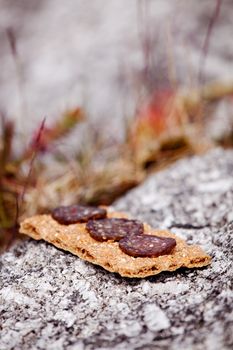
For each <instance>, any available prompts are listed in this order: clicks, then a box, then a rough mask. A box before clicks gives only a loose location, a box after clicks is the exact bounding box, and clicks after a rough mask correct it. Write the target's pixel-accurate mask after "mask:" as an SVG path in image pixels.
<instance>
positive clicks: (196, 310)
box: [0, 149, 233, 350]
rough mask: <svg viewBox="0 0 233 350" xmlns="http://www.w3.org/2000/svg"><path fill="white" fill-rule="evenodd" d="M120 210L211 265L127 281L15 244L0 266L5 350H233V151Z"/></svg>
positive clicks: (179, 168)
mask: <svg viewBox="0 0 233 350" xmlns="http://www.w3.org/2000/svg"><path fill="white" fill-rule="evenodd" d="M115 208H117V209H121V210H125V211H127V212H129V213H131V214H132V215H133V216H135V217H137V218H141V219H143V220H145V221H147V222H148V223H149V224H152V225H153V226H155V227H156V226H159V227H161V228H170V229H171V230H172V231H174V232H175V233H176V234H178V235H180V236H181V237H183V238H185V239H187V241H188V242H189V243H198V244H200V245H201V246H202V247H203V248H204V249H205V250H206V251H207V252H208V253H209V254H210V255H211V256H212V257H213V261H212V264H211V266H209V267H206V268H202V269H196V270H188V269H183V270H178V271H177V272H173V273H162V274H160V275H158V276H155V277H149V278H146V279H142V280H140V279H139V280H137V279H126V278H121V277H119V276H118V275H115V274H111V273H108V272H106V271H104V270H103V269H101V268H99V267H96V266H93V265H91V264H89V263H86V262H84V261H81V260H80V259H78V258H77V257H74V256H72V255H71V254H69V253H67V252H63V251H60V250H58V249H56V248H55V247H53V246H51V245H49V244H47V243H45V242H36V241H33V240H25V241H21V242H18V243H15V244H14V246H13V247H12V248H11V249H10V250H9V251H8V252H6V253H4V254H3V255H2V257H1V260H0V268H1V274H0V277H1V280H0V313H1V317H0V349H1V350H10V349H12V350H13V349H14V350H18V349H20V350H21V349H23V350H24V349H25V350H27V349H28V350H29V349H30V350H31V349H33V350H36V349H41V350H44V349H48V350H60V349H68V350H82V349H88V350H91V349H93V350H98V349H105V350H107V349H119V350H124V349H137V350H149V349H153V350H154V349H171V350H173V349H174V350H177V349H179V350H186V349H195V350H199V349H200V350H202V349H207V350H212V349H216V350H220V349H221V350H222V349H232V346H233V309H232V304H233V293H232V280H233V274H232V266H231V263H232V258H233V245H232V235H233V211H232V209H233V152H232V151H223V150H220V149H217V150H214V151H212V152H210V153H209V154H207V155H205V156H202V157H194V158H191V159H185V160H182V161H179V162H177V163H176V164H175V165H173V166H171V167H170V168H169V169H167V170H165V171H162V172H160V173H158V174H156V175H152V176H151V177H150V178H149V179H148V180H147V181H146V182H145V183H144V184H143V185H141V186H140V187H138V188H137V189H135V190H133V191H131V192H130V193H129V194H128V195H126V196H125V197H123V198H122V199H121V200H119V201H118V202H117V203H116V205H115Z"/></svg>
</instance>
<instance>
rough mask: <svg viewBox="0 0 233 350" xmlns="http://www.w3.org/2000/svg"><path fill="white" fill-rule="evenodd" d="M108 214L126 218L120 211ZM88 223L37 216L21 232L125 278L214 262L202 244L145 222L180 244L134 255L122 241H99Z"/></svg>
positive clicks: (146, 227) (147, 229)
mask: <svg viewBox="0 0 233 350" xmlns="http://www.w3.org/2000/svg"><path fill="white" fill-rule="evenodd" d="M108 217H126V215H124V214H122V213H117V212H111V213H108ZM85 227H86V224H85V223H84V224H72V225H61V224H59V223H58V222H57V221H55V220H54V219H53V218H52V217H51V216H50V215H37V216H33V217H31V218H27V219H25V220H24V221H23V222H22V223H21V225H20V232H21V233H24V234H26V235H28V236H30V237H32V238H34V239H36V240H41V239H42V240H45V241H47V242H49V243H52V244H53V245H55V246H56V247H58V248H61V249H63V250H67V251H69V252H71V253H73V254H74V255H77V256H78V257H79V258H81V259H84V260H86V261H89V262H91V263H93V264H96V265H100V266H102V267H103V268H104V269H105V270H108V271H110V272H116V273H119V274H120V275H121V276H124V277H138V278H139V277H146V276H151V275H156V274H158V273H160V272H162V271H174V270H177V269H178V268H180V267H188V268H194V267H202V266H206V265H208V264H210V261H211V258H210V256H209V255H207V254H206V253H205V252H204V251H203V250H202V249H201V248H200V247H199V246H196V245H187V243H186V242H185V241H184V240H183V239H181V238H179V237H177V236H176V235H174V234H173V233H171V232H169V231H165V230H156V229H152V228H151V227H150V226H149V225H147V224H144V230H145V233H146V234H152V235H156V236H161V237H172V238H174V239H175V240H176V247H175V248H174V249H173V251H172V253H171V254H168V255H162V256H159V257H156V258H134V257H131V256H129V255H127V254H125V253H123V251H122V250H121V249H120V248H119V244H118V242H98V241H96V240H95V239H93V238H92V237H91V236H90V235H89V233H88V232H87V231H86V229H85Z"/></svg>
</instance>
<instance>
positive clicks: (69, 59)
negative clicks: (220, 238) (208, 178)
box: [0, 0, 233, 245]
mask: <svg viewBox="0 0 233 350" xmlns="http://www.w3.org/2000/svg"><path fill="white" fill-rule="evenodd" d="M232 38H233V3H232V0H204V1H201V2H200V1H199V2H197V1H194V0H127V1H125V0H92V1H85V0H67V1H62V0H56V1H55V0H40V1H38V0H17V1H16V0H0V87H1V88H0V113H1V129H0V136H1V138H0V245H1V237H4V236H5V233H3V231H1V230H5V229H7V230H8V229H9V228H12V227H13V228H15V227H17V224H18V220H19V218H21V217H25V216H28V215H31V214H34V213H38V212H46V211H48V210H50V209H51V208H53V207H55V206H57V205H58V203H59V204H65V205H67V204H72V203H75V202H82V203H90V204H111V203H112V202H113V201H114V200H115V199H116V198H118V197H119V196H121V195H122V194H123V193H125V192H126V191H127V190H129V189H130V188H132V187H134V186H136V185H138V184H139V183H141V182H142V181H143V180H144V179H145V178H146V177H147V176H148V175H149V174H151V172H152V171H158V170H160V169H161V168H163V167H165V166H167V165H169V164H170V163H172V162H174V161H176V160H177V159H180V158H181V157H184V156H189V155H193V154H199V153H203V152H206V151H208V150H209V149H211V148H213V147H216V146H219V145H220V146H222V147H232V146H233V102H232V101H233V100H232V96H233V64H232V61H233V43H232ZM4 232H5V231H4Z"/></svg>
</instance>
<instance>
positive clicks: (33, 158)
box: [17, 118, 46, 219]
mask: <svg viewBox="0 0 233 350" xmlns="http://www.w3.org/2000/svg"><path fill="white" fill-rule="evenodd" d="M45 120H46V118H44V119H43V121H42V123H41V125H40V128H39V131H38V134H37V137H36V140H35V144H34V147H35V149H34V152H33V154H32V158H31V161H30V164H29V171H28V175H27V178H26V182H25V185H24V187H23V191H22V193H21V196H20V204H21V205H22V204H23V200H24V196H25V193H26V190H27V188H28V184H29V180H30V177H31V174H32V169H33V164H34V161H35V159H36V156H37V154H38V152H39V150H40V139H41V135H42V133H43V131H44V128H45ZM17 219H18V218H17Z"/></svg>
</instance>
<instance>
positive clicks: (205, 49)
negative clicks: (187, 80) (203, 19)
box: [198, 0, 222, 85]
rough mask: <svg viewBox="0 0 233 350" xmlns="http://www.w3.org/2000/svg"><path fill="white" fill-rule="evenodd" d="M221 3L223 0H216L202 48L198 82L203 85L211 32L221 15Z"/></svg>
mask: <svg viewBox="0 0 233 350" xmlns="http://www.w3.org/2000/svg"><path fill="white" fill-rule="evenodd" d="M221 5H222V0H216V5H215V8H214V12H213V14H212V16H211V18H210V21H209V24H208V28H207V32H206V36H205V39H204V44H203V47H202V50H201V57H200V63H199V73H198V82H199V84H200V85H201V84H202V83H203V80H204V69H205V63H206V58H207V55H208V51H209V47H210V39H211V34H212V32H213V28H214V25H215V23H216V21H217V18H218V16H219V13H220V10H221Z"/></svg>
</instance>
